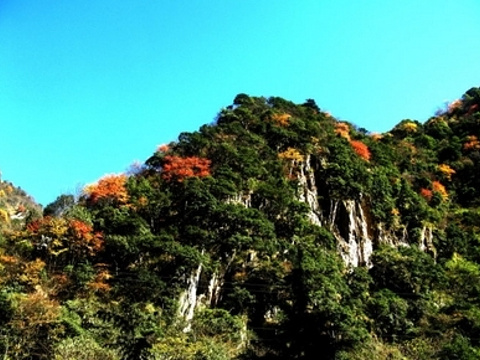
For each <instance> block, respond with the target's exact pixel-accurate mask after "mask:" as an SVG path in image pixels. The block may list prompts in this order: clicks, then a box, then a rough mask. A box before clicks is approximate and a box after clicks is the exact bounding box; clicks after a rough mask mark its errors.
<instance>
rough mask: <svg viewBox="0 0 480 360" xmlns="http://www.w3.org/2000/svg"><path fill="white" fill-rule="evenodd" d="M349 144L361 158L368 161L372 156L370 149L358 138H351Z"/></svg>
mask: <svg viewBox="0 0 480 360" xmlns="http://www.w3.org/2000/svg"><path fill="white" fill-rule="evenodd" d="M350 145H352V148H353V150H354V151H355V153H356V154H357V155H358V156H360V157H361V158H362V159H363V160H366V161H369V160H370V158H371V157H372V154H371V153H370V150H369V148H368V146H367V145H365V144H364V143H363V142H361V141H359V140H351V141H350Z"/></svg>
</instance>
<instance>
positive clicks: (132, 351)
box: [0, 88, 480, 360]
mask: <svg viewBox="0 0 480 360" xmlns="http://www.w3.org/2000/svg"><path fill="white" fill-rule="evenodd" d="M0 165H1V164H0ZM479 174H480V88H472V89H470V90H468V91H467V92H466V93H465V94H464V95H463V96H462V97H461V98H460V99H459V100H457V101H454V102H452V103H450V104H449V105H448V106H446V107H445V109H443V110H442V111H438V113H437V114H436V115H435V116H432V117H431V118H430V119H428V120H427V121H425V122H423V123H422V122H419V121H418V120H411V119H404V120H402V121H400V122H399V123H398V124H397V125H396V126H395V127H394V128H393V129H392V130H390V131H389V132H385V133H381V134H380V133H372V132H369V131H368V130H366V129H364V128H361V127H358V126H356V125H355V124H352V123H349V122H347V121H343V120H338V119H336V118H334V117H333V116H332V115H330V114H329V113H327V112H324V111H322V110H321V108H320V107H319V106H318V105H317V104H316V102H315V101H314V100H312V99H308V100H306V101H305V103H303V104H294V103H292V102H290V101H288V100H285V99H282V98H280V97H270V98H264V97H253V96H249V95H246V94H239V95H237V96H236V97H235V99H234V100H233V103H232V104H231V105H228V106H226V107H225V108H223V109H221V110H220V111H219V112H218V114H217V116H216V118H215V121H214V122H213V123H211V124H206V125H203V126H201V127H200V128H199V129H198V131H195V132H185V133H181V134H180V135H179V136H178V139H177V140H176V141H173V142H171V143H169V144H164V145H161V146H159V147H158V149H156V151H154V152H153V154H152V155H151V157H150V158H148V159H147V160H146V161H145V163H144V164H142V165H141V166H137V167H135V168H132V169H130V170H129V171H127V172H125V173H123V174H108V175H105V176H104V177H102V178H101V179H99V180H98V181H97V182H96V183H94V184H90V185H87V186H86V187H85V188H84V189H83V191H82V192H81V194H78V195H75V196H74V195H70V194H59V196H58V198H57V199H56V200H55V201H54V202H52V203H51V204H48V205H47V206H45V207H44V208H41V207H40V206H39V205H37V204H36V203H35V202H34V201H33V199H32V198H31V197H29V196H28V194H26V193H25V192H24V191H23V190H21V189H19V188H18V187H16V186H15V185H14V184H11V183H9V182H7V181H3V180H0V354H1V355H0V356H3V357H2V358H3V359H5V360H6V359H11V360H14V359H15V360H17V359H54V360H67V359H79V360H95V359H102V360H116V359H122V360H123V359H125V360H130V359H138V360H143V359H145V360H227V359H237V360H247V359H253V360H255V359H257V360H261V359H262V360H274V359H327V360H330V359H332V360H333V359H335V360H347V359H348V360H361V359H374V360H375V359H378V360H380V359H391V360H407V359H412V360H413V359H416V360H432V359H438V360H447V359H462V360H470V359H472V360H473V359H479V358H480V176H479Z"/></svg>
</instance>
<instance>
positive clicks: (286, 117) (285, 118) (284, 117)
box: [272, 113, 292, 126]
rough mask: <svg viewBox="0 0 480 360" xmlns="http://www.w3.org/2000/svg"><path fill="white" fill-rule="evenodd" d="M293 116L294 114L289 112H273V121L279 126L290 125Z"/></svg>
mask: <svg viewBox="0 0 480 360" xmlns="http://www.w3.org/2000/svg"><path fill="white" fill-rule="evenodd" d="M291 117H292V116H291V115H290V114H287V113H284V114H273V115H272V121H273V122H274V123H275V124H277V125H279V126H288V124H289V122H290V118H291Z"/></svg>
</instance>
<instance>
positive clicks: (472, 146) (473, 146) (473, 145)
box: [463, 135, 480, 150]
mask: <svg viewBox="0 0 480 360" xmlns="http://www.w3.org/2000/svg"><path fill="white" fill-rule="evenodd" d="M463 148H464V149H465V150H478V149H480V141H478V138H477V137H476V136H475V135H470V136H467V142H466V143H465V144H463Z"/></svg>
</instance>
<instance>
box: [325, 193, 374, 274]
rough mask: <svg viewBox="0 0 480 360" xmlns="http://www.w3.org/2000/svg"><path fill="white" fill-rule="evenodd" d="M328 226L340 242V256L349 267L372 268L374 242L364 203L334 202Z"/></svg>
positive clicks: (352, 201)
mask: <svg viewBox="0 0 480 360" xmlns="http://www.w3.org/2000/svg"><path fill="white" fill-rule="evenodd" d="M328 226H329V227H330V230H331V231H332V232H333V234H334V235H335V238H336V239H337V241H338V249H339V252H340V255H341V256H342V258H343V260H344V262H345V264H346V265H347V266H354V267H356V266H360V265H366V266H371V262H370V256H371V255H372V252H373V240H372V236H371V234H369V231H368V229H369V224H368V222H367V218H366V216H365V212H364V210H363V207H362V203H360V202H357V201H354V200H342V201H340V200H337V201H333V200H332V201H331V207H330V214H329V216H328Z"/></svg>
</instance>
